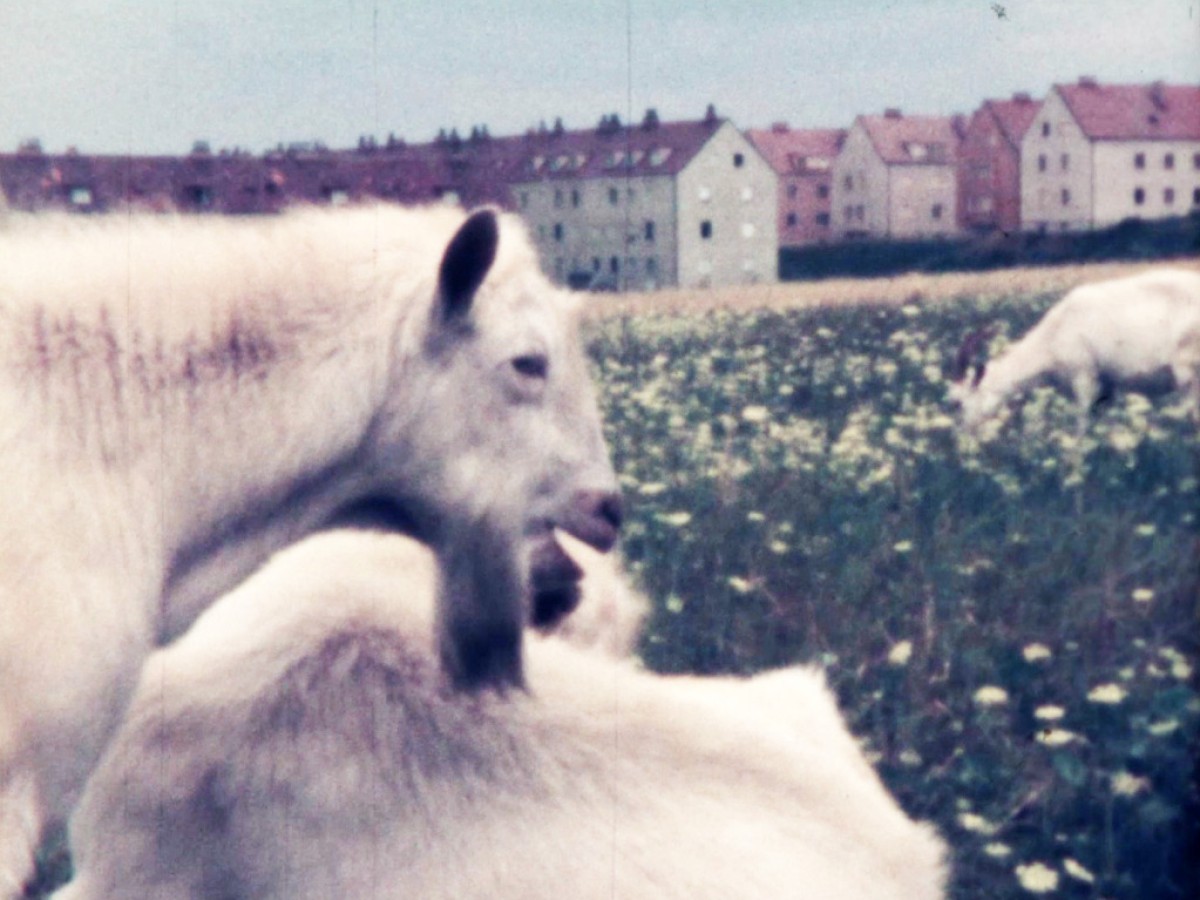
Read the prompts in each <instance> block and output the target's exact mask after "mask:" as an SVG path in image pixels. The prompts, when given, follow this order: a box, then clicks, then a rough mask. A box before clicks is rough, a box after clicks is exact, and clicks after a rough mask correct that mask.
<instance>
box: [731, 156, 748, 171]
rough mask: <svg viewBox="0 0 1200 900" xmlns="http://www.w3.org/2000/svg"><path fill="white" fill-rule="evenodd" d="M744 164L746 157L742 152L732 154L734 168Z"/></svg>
mask: <svg viewBox="0 0 1200 900" xmlns="http://www.w3.org/2000/svg"><path fill="white" fill-rule="evenodd" d="M745 164H746V157H745V156H744V155H743V154H741V153H735V154H733V167H734V168H735V169H740V168H741V167H742V166H743V165H745Z"/></svg>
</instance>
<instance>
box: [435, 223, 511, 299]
mask: <svg viewBox="0 0 1200 900" xmlns="http://www.w3.org/2000/svg"><path fill="white" fill-rule="evenodd" d="M499 242H500V228H499V225H498V223H497V221H496V213H495V211H493V210H491V209H481V210H479V211H477V212H474V213H472V214H471V216H470V217H469V218H468V219H467V221H466V222H464V223H463V225H462V227H461V228H459V229H458V232H457V233H456V234H455V235H454V237H452V238H451V239H450V243H449V244H447V245H446V252H445V253H444V254H443V255H442V264H441V267H440V268H439V269H438V302H439V304H440V306H441V311H442V319H443V321H450V320H453V319H461V318H463V317H464V316H465V315H466V314H467V313H468V312H469V311H470V309H471V302H472V301H473V300H474V299H475V292H476V291H478V290H479V286H480V285H481V284H483V279H484V278H486V277H487V273H488V271H489V270H490V269H491V268H492V263H493V262H495V261H496V246H497V244H499Z"/></svg>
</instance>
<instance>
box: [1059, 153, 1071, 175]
mask: <svg viewBox="0 0 1200 900" xmlns="http://www.w3.org/2000/svg"><path fill="white" fill-rule="evenodd" d="M1059 163H1060V164H1061V165H1062V170H1063V171H1064V172H1066V171H1067V170H1068V169H1070V168H1071V156H1070V154H1068V153H1064V154H1063V155H1062V156H1061V157H1060V158H1059Z"/></svg>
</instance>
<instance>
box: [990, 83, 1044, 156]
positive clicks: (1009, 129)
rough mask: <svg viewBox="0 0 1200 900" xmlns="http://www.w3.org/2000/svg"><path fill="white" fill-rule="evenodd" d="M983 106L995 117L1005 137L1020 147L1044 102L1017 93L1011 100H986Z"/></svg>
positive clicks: (1013, 144) (1014, 145)
mask: <svg viewBox="0 0 1200 900" xmlns="http://www.w3.org/2000/svg"><path fill="white" fill-rule="evenodd" d="M983 106H984V109H986V110H988V112H990V113H991V114H992V116H993V117H994V118H995V120H996V123H997V124H998V125H999V126H1000V131H1001V132H1002V133H1003V135H1004V137H1005V139H1006V140H1007V141H1008V142H1009V143H1010V144H1012V146H1013V147H1019V146H1020V144H1021V138H1023V137H1024V136H1025V132H1026V131H1028V130H1029V126H1030V125H1031V124H1033V120H1034V118H1035V117H1036V116H1037V113H1038V110H1039V109H1041V108H1042V103H1041V101H1040V100H1034V99H1033V98H1032V97H1030V96H1029V95H1028V94H1017V95H1015V96H1014V97H1013V98H1012V99H1011V100H985V101H984V104H983Z"/></svg>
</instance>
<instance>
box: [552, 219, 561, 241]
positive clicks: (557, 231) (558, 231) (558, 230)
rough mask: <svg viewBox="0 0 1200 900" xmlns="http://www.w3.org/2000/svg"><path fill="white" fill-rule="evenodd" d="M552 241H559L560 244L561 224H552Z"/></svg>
mask: <svg viewBox="0 0 1200 900" xmlns="http://www.w3.org/2000/svg"><path fill="white" fill-rule="evenodd" d="M554 239H555V240H556V241H560V242H561V241H562V239H563V226H562V222H555V223H554Z"/></svg>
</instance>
